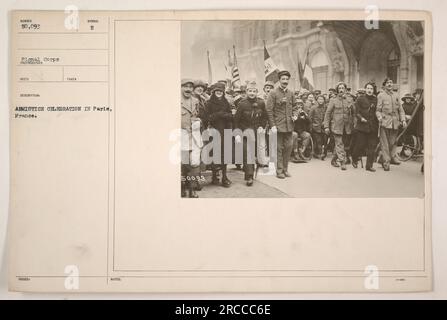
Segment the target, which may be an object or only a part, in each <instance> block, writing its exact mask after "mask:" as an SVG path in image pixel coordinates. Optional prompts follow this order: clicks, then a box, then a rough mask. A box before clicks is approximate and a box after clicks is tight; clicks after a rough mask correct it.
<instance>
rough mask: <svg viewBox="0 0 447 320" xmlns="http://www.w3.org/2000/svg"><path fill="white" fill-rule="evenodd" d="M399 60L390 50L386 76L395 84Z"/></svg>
mask: <svg viewBox="0 0 447 320" xmlns="http://www.w3.org/2000/svg"><path fill="white" fill-rule="evenodd" d="M399 65H400V59H399V56H398V55H397V54H396V51H395V50H392V51H391V52H390V54H389V55H388V64H387V76H388V77H389V78H391V79H392V80H393V82H394V83H397V80H398V79H397V78H398V71H399Z"/></svg>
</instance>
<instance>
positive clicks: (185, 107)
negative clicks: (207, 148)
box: [181, 96, 202, 150]
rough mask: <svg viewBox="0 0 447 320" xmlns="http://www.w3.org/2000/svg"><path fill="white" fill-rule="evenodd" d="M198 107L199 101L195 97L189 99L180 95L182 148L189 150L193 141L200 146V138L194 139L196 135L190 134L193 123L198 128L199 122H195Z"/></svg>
mask: <svg viewBox="0 0 447 320" xmlns="http://www.w3.org/2000/svg"><path fill="white" fill-rule="evenodd" d="M199 109H200V103H199V100H198V99H197V98H195V97H193V96H192V97H191V98H189V99H186V98H185V97H182V100H181V110H182V116H181V125H182V140H181V146H182V150H191V149H192V142H193V141H194V142H195V143H196V145H197V146H198V147H201V146H202V141H201V139H195V138H196V136H195V135H193V134H192V131H193V123H194V125H197V126H198V129H199V130H200V122H196V121H197V120H198V116H199ZM199 133H200V132H199ZM194 139H195V140H194Z"/></svg>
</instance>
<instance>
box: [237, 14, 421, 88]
mask: <svg viewBox="0 0 447 320" xmlns="http://www.w3.org/2000/svg"><path fill="white" fill-rule="evenodd" d="M233 41H234V44H235V46H236V52H237V58H238V67H239V72H240V74H241V78H242V80H251V79H255V80H256V81H257V82H258V83H263V82H264V41H265V44H266V47H267V50H268V52H269V54H270V56H271V57H272V59H273V61H274V62H275V63H276V64H277V65H278V67H279V68H280V69H281V68H282V69H287V70H289V71H290V72H291V74H292V79H291V87H292V89H299V88H300V84H299V80H298V59H301V61H302V63H304V60H305V58H306V56H307V59H308V61H309V64H310V66H311V67H312V71H313V78H314V83H315V88H317V89H320V90H322V91H327V89H329V88H330V87H334V85H335V84H336V83H337V82H338V81H345V82H347V83H348V85H349V86H350V87H351V88H352V89H353V90H356V89H358V88H359V87H363V85H364V84H365V83H366V82H368V81H370V80H372V81H375V82H376V84H377V85H378V87H379V88H380V86H381V83H382V81H383V79H384V78H385V77H386V76H389V77H391V78H392V79H393V80H394V82H395V83H396V88H397V89H398V91H399V93H400V94H401V95H403V94H405V93H412V92H414V90H415V89H417V88H423V86H424V82H423V73H424V59H423V57H424V52H423V50H424V26H423V25H422V23H421V22H419V21H380V23H379V28H378V29H367V28H366V27H365V24H364V21H302V20H301V21H283V20H278V21H272V20H268V21H267V20H264V21H262V20H257V21H233Z"/></svg>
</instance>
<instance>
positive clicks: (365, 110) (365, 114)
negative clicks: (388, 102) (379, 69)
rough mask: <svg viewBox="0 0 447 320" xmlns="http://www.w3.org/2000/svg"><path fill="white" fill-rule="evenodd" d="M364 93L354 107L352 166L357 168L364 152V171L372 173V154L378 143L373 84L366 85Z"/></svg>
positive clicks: (375, 100) (375, 99)
mask: <svg viewBox="0 0 447 320" xmlns="http://www.w3.org/2000/svg"><path fill="white" fill-rule="evenodd" d="M365 91H366V94H365V95H361V96H359V97H358V98H357V100H356V101H355V105H354V115H355V118H356V123H355V126H354V130H355V135H356V138H355V142H354V146H353V148H352V150H353V151H352V166H353V167H354V168H357V166H358V161H359V160H360V158H361V157H362V156H363V155H364V154H365V152H366V170H368V171H372V172H374V171H376V169H374V168H373V163H374V152H375V149H376V146H377V143H378V137H377V132H378V130H379V122H378V121H377V117H376V107H377V97H376V96H375V95H374V92H375V87H374V84H373V83H367V84H366V85H365Z"/></svg>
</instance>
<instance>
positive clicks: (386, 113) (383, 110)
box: [376, 91, 405, 130]
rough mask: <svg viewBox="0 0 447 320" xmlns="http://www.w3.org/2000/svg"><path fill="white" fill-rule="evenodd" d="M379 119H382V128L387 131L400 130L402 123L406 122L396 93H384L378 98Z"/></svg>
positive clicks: (377, 113)
mask: <svg viewBox="0 0 447 320" xmlns="http://www.w3.org/2000/svg"><path fill="white" fill-rule="evenodd" d="M376 115H377V118H379V119H380V118H382V120H381V121H380V126H381V127H383V128H387V129H396V130H397V129H399V125H400V122H401V121H403V120H405V111H404V109H403V108H402V105H401V104H400V101H399V96H398V95H397V93H394V92H387V91H382V92H380V93H379V95H378V96H377V110H376Z"/></svg>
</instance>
